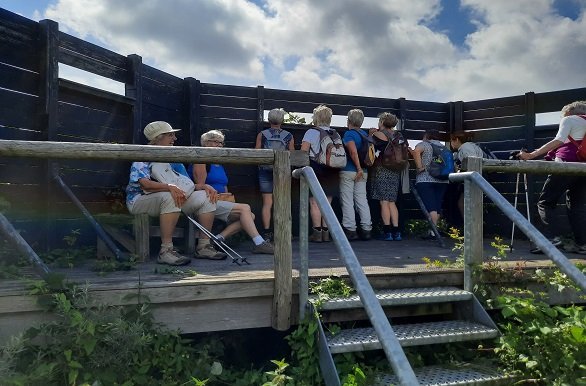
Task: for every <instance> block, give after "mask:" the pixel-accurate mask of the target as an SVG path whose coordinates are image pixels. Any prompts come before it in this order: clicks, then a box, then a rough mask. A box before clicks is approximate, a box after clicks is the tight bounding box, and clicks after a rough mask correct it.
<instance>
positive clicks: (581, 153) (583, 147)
mask: <svg viewBox="0 0 586 386" xmlns="http://www.w3.org/2000/svg"><path fill="white" fill-rule="evenodd" d="M579 117H581V118H584V119H586V115H579ZM568 139H569V140H570V142H572V143H573V144H574V145H575V146H576V147H577V148H578V150H577V151H576V157H577V158H578V161H580V162H586V135H584V137H583V138H582V142H578V141H576V140H575V139H574V138H572V136H570V135H568Z"/></svg>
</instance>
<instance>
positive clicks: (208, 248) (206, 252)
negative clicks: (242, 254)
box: [193, 244, 227, 260]
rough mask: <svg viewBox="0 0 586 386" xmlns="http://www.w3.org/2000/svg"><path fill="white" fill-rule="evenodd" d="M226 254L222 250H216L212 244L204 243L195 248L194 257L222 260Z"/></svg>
mask: <svg viewBox="0 0 586 386" xmlns="http://www.w3.org/2000/svg"><path fill="white" fill-rule="evenodd" d="M226 257H227V255H226V254H225V253H224V252H220V251H217V250H216V248H214V247H213V245H212V244H206V245H204V246H203V247H201V248H198V249H196V250H195V253H194V254H193V258H194V259H208V260H224V259H225V258H226Z"/></svg>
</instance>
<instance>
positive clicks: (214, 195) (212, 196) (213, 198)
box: [195, 184, 218, 204]
mask: <svg viewBox="0 0 586 386" xmlns="http://www.w3.org/2000/svg"><path fill="white" fill-rule="evenodd" d="M195 188H196V189H197V190H203V191H205V192H206V196H207V197H208V199H209V200H210V202H211V203H212V204H215V203H216V202H217V201H218V191H217V190H216V189H214V188H213V187H212V186H210V185H208V184H198V185H196V186H195Z"/></svg>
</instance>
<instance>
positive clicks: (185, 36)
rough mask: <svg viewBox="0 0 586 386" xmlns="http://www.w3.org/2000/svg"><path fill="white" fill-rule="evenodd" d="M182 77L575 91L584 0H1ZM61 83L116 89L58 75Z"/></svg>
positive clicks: (362, 91) (467, 92)
mask: <svg viewBox="0 0 586 386" xmlns="http://www.w3.org/2000/svg"><path fill="white" fill-rule="evenodd" d="M0 7H2V8H5V9H7V10H9V11H12V12H16V13H19V14H21V15H23V16H25V17H28V18H31V19H34V20H39V19H44V18H48V19H53V20H55V21H57V22H58V23H59V27H60V29H61V30H62V31H65V32H67V33H70V34H72V35H75V36H79V37H81V38H83V39H86V40H90V41H92V42H94V43H96V44H99V45H101V46H103V47H106V48H108V49H111V50H113V51H115V52H118V53H120V54H122V55H128V54H132V53H136V54H138V55H141V56H142V57H143V61H144V62H145V63H148V64H150V65H153V66H155V67H157V68H161V69H162V70H164V71H167V72H169V73H172V74H174V75H177V76H180V77H187V76H192V77H195V78H197V79H200V80H201V81H203V82H210V83H226V84H238V85H244V86H256V85H264V86H265V87H270V88H283V89H294V90H302V91H316V92H326V93H340V94H350V95H368V96H380V97H389V98H399V97H405V98H407V99H415V100H432V101H440V102H446V101H452V100H477V99H488V98H494V97H499V96H506V95H518V94H523V93H525V92H528V91H535V92H545V91H552V90H559V89H568V88H577V87H584V75H583V71H584V70H583V69H584V64H585V63H586V39H585V36H586V35H585V34H584V31H586V16H585V9H586V0H490V1H486V0H387V1H383V2H381V1H379V0H321V1H314V0H296V1H290V0H255V1H252V2H251V1H247V0H213V1H212V0H150V1H135V0H51V1H41V0H0ZM60 76H62V77H68V78H70V79H73V80H76V81H80V82H83V83H92V82H93V85H96V86H98V87H103V88H111V89H120V85H116V84H112V82H108V81H107V80H105V79H97V78H96V77H93V76H92V75H90V74H86V73H82V72H76V71H74V70H72V69H70V68H66V67H65V66H64V67H63V68H60Z"/></svg>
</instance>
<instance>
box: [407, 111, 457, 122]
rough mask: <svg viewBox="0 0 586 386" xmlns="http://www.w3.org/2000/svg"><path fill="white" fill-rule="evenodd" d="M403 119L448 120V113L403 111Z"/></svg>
mask: <svg viewBox="0 0 586 386" xmlns="http://www.w3.org/2000/svg"><path fill="white" fill-rule="evenodd" d="M405 119H407V120H412V121H430V122H448V121H449V114H448V113H447V112H443V111H442V112H435V111H431V112H428V111H410V110H407V111H405Z"/></svg>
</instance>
